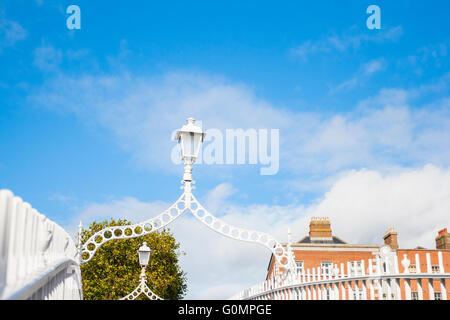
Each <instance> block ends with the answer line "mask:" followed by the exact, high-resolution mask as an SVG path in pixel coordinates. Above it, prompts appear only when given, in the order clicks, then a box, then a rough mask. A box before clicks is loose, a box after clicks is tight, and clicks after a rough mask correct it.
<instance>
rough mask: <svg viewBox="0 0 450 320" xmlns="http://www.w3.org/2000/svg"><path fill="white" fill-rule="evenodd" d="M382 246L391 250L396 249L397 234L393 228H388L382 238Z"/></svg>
mask: <svg viewBox="0 0 450 320" xmlns="http://www.w3.org/2000/svg"><path fill="white" fill-rule="evenodd" d="M383 239H384V244H385V245H388V246H390V247H391V249H392V250H397V249H398V241H397V232H395V231H394V227H391V228H389V229H388V230H387V231H386V234H385V235H384V237H383Z"/></svg>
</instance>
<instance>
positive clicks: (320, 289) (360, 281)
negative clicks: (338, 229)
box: [231, 246, 450, 300]
mask: <svg viewBox="0 0 450 320" xmlns="http://www.w3.org/2000/svg"><path fill="white" fill-rule="evenodd" d="M437 255H438V261H439V270H436V269H435V270H432V265H431V254H430V253H426V268H425V270H421V269H420V260H419V255H418V254H415V261H414V267H415V268H414V269H413V271H410V269H409V267H410V265H411V261H410V260H409V259H407V257H406V255H404V256H403V260H401V267H400V268H399V265H398V261H399V259H398V257H397V253H396V252H393V251H391V250H390V248H389V247H388V246H386V247H382V248H381V250H380V254H378V255H377V256H376V258H375V259H368V260H367V261H365V260H360V261H354V262H348V263H347V266H346V268H345V266H344V264H343V263H341V264H340V265H337V264H335V265H334V268H333V269H332V272H331V273H329V274H321V268H320V267H318V268H314V269H307V270H306V271H305V270H303V271H302V272H296V273H295V274H293V275H289V276H287V277H286V278H284V279H276V278H275V277H273V278H270V279H269V280H266V281H264V282H262V283H260V284H257V285H255V286H253V287H251V288H248V289H246V290H243V291H242V292H240V293H238V294H237V295H235V296H233V297H232V298H231V299H232V300H435V297H434V286H433V283H435V282H437V283H438V284H439V286H440V292H441V295H442V296H441V297H440V299H442V300H447V288H446V286H445V280H446V279H450V273H445V272H444V264H443V259H442V252H440V251H438V252H437ZM400 258H401V257H400ZM366 266H367V267H366ZM400 269H403V270H402V271H401V270H400ZM412 283H414V285H415V287H416V288H417V290H416V291H415V293H416V294H417V295H414V296H413V295H412V290H411V285H412ZM423 286H427V289H428V295H427V296H424V294H423V291H424V290H423Z"/></svg>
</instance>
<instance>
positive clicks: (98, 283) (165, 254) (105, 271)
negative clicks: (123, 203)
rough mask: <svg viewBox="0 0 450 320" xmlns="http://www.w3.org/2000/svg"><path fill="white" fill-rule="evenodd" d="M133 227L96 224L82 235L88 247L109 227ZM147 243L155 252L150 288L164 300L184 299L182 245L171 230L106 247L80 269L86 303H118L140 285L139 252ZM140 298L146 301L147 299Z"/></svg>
mask: <svg viewBox="0 0 450 320" xmlns="http://www.w3.org/2000/svg"><path fill="white" fill-rule="evenodd" d="M121 225H131V222H128V221H126V220H118V221H114V220H113V219H111V221H107V220H104V221H103V222H96V221H94V222H93V223H91V225H90V226H89V229H83V230H82V233H81V238H82V243H85V241H87V240H88V239H89V238H90V237H91V236H92V235H93V234H94V233H96V232H97V231H100V230H102V229H104V228H106V227H110V226H121ZM144 241H146V242H147V245H148V246H149V247H150V249H152V253H151V256H150V262H149V265H148V266H147V269H146V275H147V286H148V287H149V288H150V289H151V290H152V291H153V292H154V293H156V294H157V295H159V296H160V297H161V298H163V299H171V300H175V299H181V298H183V296H184V295H185V294H186V291H187V286H186V274H185V273H184V271H182V270H181V268H180V266H179V265H178V256H179V254H181V252H180V251H179V247H180V244H179V243H177V242H176V241H175V238H174V237H173V235H172V234H171V233H170V229H168V230H165V229H163V230H162V231H154V232H151V233H150V234H147V235H145V236H142V237H137V238H131V239H121V240H111V241H109V242H106V243H104V244H103V245H102V246H101V247H100V248H99V249H98V250H97V252H96V253H95V255H94V257H93V258H92V259H91V260H90V261H89V262H87V263H85V264H83V265H81V275H82V281H83V295H84V299H86V300H117V299H120V298H122V297H124V296H126V295H127V294H129V293H131V292H132V291H133V290H134V289H135V288H136V287H137V286H138V284H139V274H140V272H141V267H140V265H139V258H138V253H137V250H138V249H139V247H140V246H141V245H142V244H143V242H144ZM139 298H141V299H146V297H145V295H140V296H139Z"/></svg>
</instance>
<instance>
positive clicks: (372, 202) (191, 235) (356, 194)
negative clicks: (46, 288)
mask: <svg viewBox="0 0 450 320" xmlns="http://www.w3.org/2000/svg"><path fill="white" fill-rule="evenodd" d="M227 188H232V187H231V186H227V185H225V187H224V185H222V186H221V185H219V186H218V187H217V188H216V189H215V190H213V191H212V192H210V193H209V194H208V195H207V196H206V197H205V198H204V201H203V203H214V200H211V199H208V197H209V196H211V197H212V198H216V197H217V196H216V195H215V194H216V193H220V191H217V190H221V189H227ZM223 194H226V195H230V194H231V193H230V192H224V193H223ZM176 196H177V195H174V199H175V197H176ZM219 198H221V201H223V202H222V211H219V214H218V213H217V212H214V210H211V209H210V208H208V207H207V209H209V210H210V211H211V213H213V214H214V215H216V216H218V215H221V219H223V220H225V221H227V222H228V223H230V224H233V225H236V226H239V227H244V228H248V229H252V230H259V231H263V232H268V233H270V234H272V235H274V236H275V237H276V238H277V239H278V240H279V241H283V242H285V241H286V240H287V228H288V227H289V228H290V229H291V232H292V236H293V240H295V241H298V240H300V239H301V238H302V237H303V236H304V235H307V233H308V223H309V219H310V217H312V216H328V217H330V219H331V222H332V229H333V233H334V234H335V235H337V236H339V237H341V238H342V239H343V240H345V241H347V242H349V243H370V244H382V242H383V240H382V236H383V235H384V232H385V231H386V230H387V229H388V228H389V227H391V226H393V227H394V228H395V229H396V230H397V231H398V234H399V244H400V247H401V248H413V247H416V246H418V245H420V246H425V247H428V248H434V247H435V243H434V238H435V236H436V234H437V231H438V230H440V229H441V228H444V227H448V226H449V223H450V219H449V214H448V213H449V212H450V169H441V168H438V167H436V166H433V165H427V166H425V167H423V168H421V169H417V170H406V169H403V170H401V171H400V172H396V173H391V174H381V173H380V172H377V171H373V170H352V171H349V172H347V173H343V174H342V176H341V177H340V178H338V179H337V180H336V182H335V183H334V184H333V185H332V187H331V188H330V189H329V190H328V192H326V193H325V194H324V195H323V197H322V198H320V199H317V201H316V202H315V203H314V204H312V205H310V206H308V207H303V206H294V205H289V206H268V205H264V204H254V205H249V206H238V205H235V204H233V203H230V202H229V201H225V199H224V198H222V197H219ZM168 206H169V204H166V203H161V202H157V203H155V202H154V203H146V202H141V201H139V200H137V199H135V198H125V199H123V200H116V201H112V202H110V203H103V204H92V205H90V206H88V207H86V208H85V209H84V210H81V212H80V213H79V214H78V217H77V219H78V218H82V219H83V220H84V221H85V225H87V224H88V222H90V221H92V220H94V219H97V220H99V219H103V218H105V217H109V216H111V215H113V216H114V217H116V218H127V219H128V220H131V221H133V222H141V221H143V220H146V219H148V218H150V217H153V216H155V215H156V214H157V213H159V212H161V211H163V210H164V209H166V208H167V207H168ZM72 228H73V230H75V226H74V227H72ZM170 228H171V230H172V231H173V232H174V234H175V237H176V239H177V241H179V242H180V243H181V245H182V248H181V249H182V250H183V251H185V252H186V256H181V265H182V268H183V269H184V270H185V271H186V272H187V274H188V279H189V282H188V286H189V290H190V291H189V294H188V296H187V298H192V299H215V298H222V299H223V298H228V297H230V296H232V295H233V294H235V293H237V292H238V291H240V290H241V289H244V288H246V287H248V286H250V285H252V284H254V283H257V282H259V281H262V280H264V277H265V274H266V269H267V264H268V261H269V257H270V252H269V251H268V250H267V249H266V248H264V247H262V246H259V245H256V244H248V243H244V242H238V241H235V240H232V239H228V238H225V237H223V236H221V235H219V234H217V233H215V232H213V231H211V230H209V229H208V228H207V227H205V226H204V225H202V224H200V222H199V221H197V220H195V218H194V217H193V216H192V215H191V214H190V213H185V214H184V215H183V216H182V217H180V218H179V219H178V220H176V221H175V222H174V223H173V224H171V225H170Z"/></svg>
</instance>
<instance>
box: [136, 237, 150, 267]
mask: <svg viewBox="0 0 450 320" xmlns="http://www.w3.org/2000/svg"><path fill="white" fill-rule="evenodd" d="M151 252H152V250H151V249H150V248H149V247H147V242H144V243H143V244H142V246H141V247H140V248H139V250H138V255H139V264H140V265H141V267H142V268H145V267H146V266H147V265H148V261H149V260H150V253H151Z"/></svg>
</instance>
